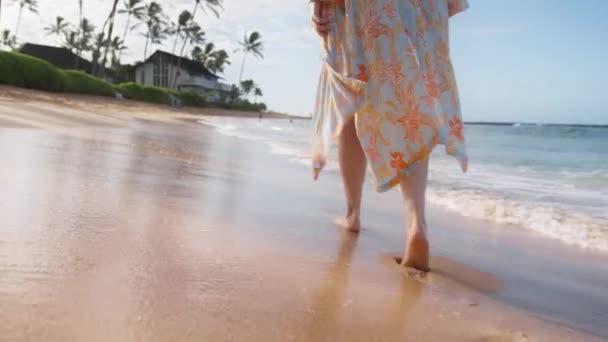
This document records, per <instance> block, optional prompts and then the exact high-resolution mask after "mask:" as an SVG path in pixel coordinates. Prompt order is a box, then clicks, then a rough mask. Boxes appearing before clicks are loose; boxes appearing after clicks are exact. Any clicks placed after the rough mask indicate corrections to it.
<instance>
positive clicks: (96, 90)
mask: <svg viewBox="0 0 608 342" xmlns="http://www.w3.org/2000/svg"><path fill="white" fill-rule="evenodd" d="M64 74H65V76H66V80H67V84H66V88H65V90H66V91H67V92H69V93H78V94H92V95H103V96H114V94H115V93H116V90H115V89H114V86H112V85H111V84H110V83H108V82H106V81H104V80H102V79H99V78H97V77H93V76H91V75H89V74H87V73H84V72H82V71H78V70H65V71H64Z"/></svg>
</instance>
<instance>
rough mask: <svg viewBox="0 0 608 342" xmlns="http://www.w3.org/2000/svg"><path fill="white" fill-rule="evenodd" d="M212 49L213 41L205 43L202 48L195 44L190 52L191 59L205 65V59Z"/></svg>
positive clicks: (213, 47)
mask: <svg viewBox="0 0 608 342" xmlns="http://www.w3.org/2000/svg"><path fill="white" fill-rule="evenodd" d="M214 49H215V45H214V44H213V43H207V44H206V45H205V49H204V50H203V49H201V48H200V46H196V47H194V49H192V52H191V53H190V54H191V55H192V59H194V60H195V61H197V62H199V63H201V64H203V65H205V64H206V63H207V61H208V60H209V58H210V57H211V55H212V54H213V52H214V51H213V50H214Z"/></svg>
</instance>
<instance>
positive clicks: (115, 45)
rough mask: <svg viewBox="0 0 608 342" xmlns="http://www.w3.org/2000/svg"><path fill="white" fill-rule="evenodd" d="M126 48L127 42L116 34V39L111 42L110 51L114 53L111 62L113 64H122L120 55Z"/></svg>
mask: <svg viewBox="0 0 608 342" xmlns="http://www.w3.org/2000/svg"><path fill="white" fill-rule="evenodd" d="M126 49H127V46H126V45H125V42H124V41H123V40H122V39H120V37H118V36H116V37H114V39H112V41H111V42H110V51H111V55H112V58H111V64H112V65H113V66H118V65H120V55H121V53H122V51H124V50H126Z"/></svg>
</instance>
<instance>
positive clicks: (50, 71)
mask: <svg viewBox="0 0 608 342" xmlns="http://www.w3.org/2000/svg"><path fill="white" fill-rule="evenodd" d="M0 83H3V84H10V85H14V86H17V87H24V88H32V89H40V90H48V91H58V92H62V91H65V88H66V85H67V80H66V76H65V74H64V73H63V72H62V71H61V70H59V69H57V68H56V67H54V66H53V65H52V64H50V63H48V62H46V61H43V60H41V59H39V58H35V57H32V56H28V55H23V54H20V53H15V52H6V51H0Z"/></svg>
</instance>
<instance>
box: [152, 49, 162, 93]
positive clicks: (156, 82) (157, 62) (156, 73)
mask: <svg viewBox="0 0 608 342" xmlns="http://www.w3.org/2000/svg"><path fill="white" fill-rule="evenodd" d="M161 63H162V57H161V56H160V55H158V56H156V57H155V58H154V70H153V73H152V75H153V77H152V79H153V83H154V86H155V87H160V65H161Z"/></svg>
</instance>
